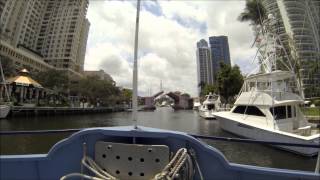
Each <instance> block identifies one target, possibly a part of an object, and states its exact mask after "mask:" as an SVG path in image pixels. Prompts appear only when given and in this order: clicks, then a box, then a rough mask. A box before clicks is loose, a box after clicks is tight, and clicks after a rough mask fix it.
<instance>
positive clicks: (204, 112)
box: [199, 93, 221, 119]
mask: <svg viewBox="0 0 320 180" xmlns="http://www.w3.org/2000/svg"><path fill="white" fill-rule="evenodd" d="M220 104H221V101H220V96H218V95H213V94H212V93H209V95H206V100H205V101H203V103H202V105H201V106H200V108H199V115H200V116H201V117H203V118H205V119H213V118H214V115H213V112H215V111H217V110H218V109H219V107H220Z"/></svg>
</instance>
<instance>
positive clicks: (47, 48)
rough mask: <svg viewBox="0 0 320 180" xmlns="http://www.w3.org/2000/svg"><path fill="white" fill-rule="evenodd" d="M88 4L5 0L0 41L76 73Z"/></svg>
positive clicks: (80, 61) (78, 0) (84, 0)
mask: <svg viewBox="0 0 320 180" xmlns="http://www.w3.org/2000/svg"><path fill="white" fill-rule="evenodd" d="M88 4H89V1H88V0H63V1H57V0H28V1H25V0H10V1H8V0H6V1H4V6H3V11H2V13H1V21H0V25H1V29H0V30H1V40H3V41H6V42H7V43H8V44H10V45H11V46H12V47H13V49H16V48H18V47H24V48H25V49H28V50H30V51H32V52H34V53H37V54H38V55H39V56H41V57H42V58H43V61H44V62H46V63H48V64H50V65H51V66H53V67H54V68H55V69H58V70H65V71H67V72H68V74H71V75H80V73H82V72H83V65H84V57H85V51H86V43H87V37H88V32H89V25H90V24H89V21H88V20H87V19H86V13H87V8H88ZM0 8H1V3H0ZM16 60H17V59H16ZM17 61H18V60H17ZM19 63H22V64H23V63H25V62H23V61H21V62H19Z"/></svg>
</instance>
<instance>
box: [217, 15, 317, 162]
mask: <svg viewBox="0 0 320 180" xmlns="http://www.w3.org/2000/svg"><path fill="white" fill-rule="evenodd" d="M272 20H273V16H272V15H269V17H268V20H267V21H266V22H265V23H266V25H268V23H272ZM265 30H267V27H266V28H265ZM276 40H277V36H276V35H274V34H272V33H270V32H264V33H263V35H262V40H261V44H260V47H259V51H260V53H261V54H262V58H261V59H262V60H261V59H260V62H262V63H261V67H262V69H264V71H262V72H260V73H257V74H254V75H250V76H248V77H247V78H246V79H245V81H244V84H243V86H242V89H241V91H240V95H239V96H238V98H237V100H236V102H235V104H234V107H233V108H232V109H231V111H230V112H218V113H215V114H214V115H215V116H216V118H217V119H218V120H219V121H220V126H221V128H222V129H224V130H226V131H229V132H231V133H234V134H236V135H239V136H242V137H247V138H252V139H256V140H263V141H281V142H288V143H305V144H319V143H320V142H319V140H320V139H319V138H320V134H319V131H318V130H316V129H315V128H314V129H313V125H312V124H310V123H308V122H307V120H306V118H305V117H304V115H303V113H302V112H301V110H300V105H302V104H303V103H304V99H303V98H302V97H301V96H300V95H299V94H298V93H295V89H297V88H295V86H293V85H292V84H294V82H295V79H296V78H295V73H293V71H280V70H276V69H277V68H276V65H277V63H279V62H276V61H279V60H278V59H277V57H276V55H277V53H276V52H278V48H279V47H281V46H279V45H278V44H277V43H276V42H277V41H276ZM289 63H290V62H289ZM288 67H292V66H291V64H288ZM288 69H289V68H288ZM297 84H299V83H297ZM298 87H300V86H298ZM298 89H299V88H298ZM300 89H301V88H300ZM300 92H301V91H300ZM300 94H302V93H300ZM277 147H279V148H282V149H285V150H288V151H291V152H294V153H297V154H301V155H305V156H313V155H316V154H317V152H318V151H319V149H317V148H304V147H293V146H277Z"/></svg>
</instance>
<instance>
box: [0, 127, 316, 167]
mask: <svg viewBox="0 0 320 180" xmlns="http://www.w3.org/2000/svg"><path fill="white" fill-rule="evenodd" d="M81 130H83V129H81V128H80V129H55V130H27V131H0V136H16V135H43V134H57V133H75V132H78V131H81ZM188 135H190V136H192V137H194V138H196V139H207V140H214V141H227V142H236V143H248V144H262V145H276V146H294V147H305V148H318V149H319V152H318V159H317V163H316V169H315V172H316V173H320V171H319V170H320V144H305V143H287V142H279V141H262V140H253V139H243V138H232V137H220V136H208V135H196V134H188Z"/></svg>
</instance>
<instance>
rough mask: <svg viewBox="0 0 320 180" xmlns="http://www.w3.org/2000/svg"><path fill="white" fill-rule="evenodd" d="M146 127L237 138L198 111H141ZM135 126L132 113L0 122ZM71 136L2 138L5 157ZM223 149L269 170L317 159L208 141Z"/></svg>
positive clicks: (308, 165)
mask: <svg viewBox="0 0 320 180" xmlns="http://www.w3.org/2000/svg"><path fill="white" fill-rule="evenodd" d="M138 119H139V121H138V122H139V124H140V125H142V126H148V127H154V128H161V129H169V130H178V131H183V132H187V133H193V134H201V135H213V136H227V137H234V136H233V135H232V134H229V133H227V132H225V131H223V130H221V129H220V127H219V122H218V121H215V120H204V119H202V118H200V117H199V116H198V115H197V113H196V112H194V111H173V110H172V109H171V108H167V107H164V108H159V109H157V110H156V111H154V112H139V113H138ZM128 125H131V113H129V112H121V113H110V114H91V115H75V116H43V117H29V118H21V117H19V118H18V117H16V118H11V119H7V120H6V119H5V120H1V121H0V129H1V130H44V129H66V128H86V127H101V126H106V127H108V126H128ZM69 135H70V134H69V133H63V134H48V135H40V136H39V135H23V136H21V135H20V136H1V137H0V138H1V139H0V153H1V154H31V153H47V152H48V151H49V149H50V148H51V147H52V145H54V144H55V143H56V142H57V141H59V140H61V139H63V138H66V137H68V136H69ZM204 142H206V143H208V144H209V145H211V146H213V147H215V148H217V149H219V150H220V151H221V152H222V153H223V154H224V155H225V156H226V158H227V159H228V160H229V161H230V162H234V163H241V164H249V165H259V166H266V167H276V168H286V169H299V170H309V171H313V170H314V168H315V163H316V158H306V157H302V156H298V155H294V154H291V153H288V152H285V151H281V150H277V149H274V148H272V147H268V146H262V145H253V144H245V143H230V142H221V141H207V140H206V141H204Z"/></svg>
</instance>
